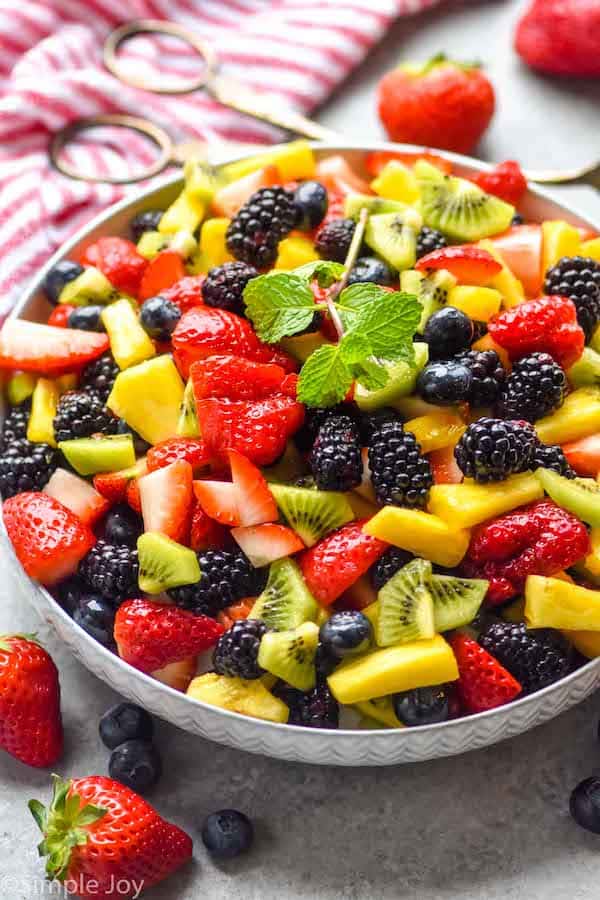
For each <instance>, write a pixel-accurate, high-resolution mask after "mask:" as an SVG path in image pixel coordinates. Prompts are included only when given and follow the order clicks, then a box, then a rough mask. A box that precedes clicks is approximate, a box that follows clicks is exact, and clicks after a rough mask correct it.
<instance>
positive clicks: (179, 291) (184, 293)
mask: <svg viewBox="0 0 600 900" xmlns="http://www.w3.org/2000/svg"><path fill="white" fill-rule="evenodd" d="M205 281H206V275H188V276H186V277H185V278H180V279H179V281H176V282H175V284H174V285H172V287H169V288H164V289H163V290H161V292H160V295H161V297H164V298H165V300H170V301H171V303H174V304H175V306H178V307H179V309H180V310H181V312H182V313H184V312H187V311H188V309H193V307H194V306H202V305H203V304H204V299H203V297H202V285H203V284H204V282H205Z"/></svg>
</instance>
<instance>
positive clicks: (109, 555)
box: [79, 540, 139, 603]
mask: <svg viewBox="0 0 600 900" xmlns="http://www.w3.org/2000/svg"><path fill="white" fill-rule="evenodd" d="M138 573H139V564H138V553H137V550H136V549H135V548H134V547H128V546H127V545H126V544H109V543H107V541H103V540H99V541H96V543H95V545H94V546H93V547H92V549H91V550H90V551H89V553H88V554H87V555H86V556H84V557H83V559H82V560H81V562H80V563H79V574H80V576H81V577H82V578H83V580H84V581H85V583H86V585H88V587H90V588H91V590H92V591H97V593H99V594H102V596H103V597H106V598H107V599H109V600H112V601H113V603H118V602H119V601H120V600H121V599H122V598H125V597H134V596H135V595H136V594H137V593H138V590H139V589H138Z"/></svg>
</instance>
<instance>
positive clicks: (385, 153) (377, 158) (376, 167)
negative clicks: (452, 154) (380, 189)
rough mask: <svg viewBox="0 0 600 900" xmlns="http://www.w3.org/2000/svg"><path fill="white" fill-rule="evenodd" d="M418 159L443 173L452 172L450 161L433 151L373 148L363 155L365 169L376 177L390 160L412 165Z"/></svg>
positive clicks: (448, 173)
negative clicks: (413, 151)
mask: <svg viewBox="0 0 600 900" xmlns="http://www.w3.org/2000/svg"><path fill="white" fill-rule="evenodd" d="M419 159H424V160H425V162H428V163H429V164H430V165H432V166H436V167H437V168H438V169H440V170H441V171H442V172H443V173H444V174H445V175H450V174H451V173H452V163H451V162H450V160H449V159H444V158H443V157H441V156H437V154H435V153H428V152H427V151H425V152H423V153H403V152H402V151H400V150H399V151H396V152H395V151H393V150H392V151H390V150H373V151H371V153H367V155H366V157H365V169H366V170H367V172H368V173H369V175H371V177H372V178H377V176H378V175H380V174H381V172H382V171H383V169H385V167H386V166H387V164H388V163H389V162H391V161H392V160H397V161H398V162H401V163H404V165H405V166H413V165H414V164H415V163H416V162H417V160H419Z"/></svg>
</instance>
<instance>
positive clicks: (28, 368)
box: [0, 319, 109, 376]
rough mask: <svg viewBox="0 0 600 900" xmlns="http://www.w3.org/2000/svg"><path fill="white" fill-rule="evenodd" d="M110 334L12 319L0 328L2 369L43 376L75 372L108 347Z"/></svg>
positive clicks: (0, 363)
mask: <svg viewBox="0 0 600 900" xmlns="http://www.w3.org/2000/svg"><path fill="white" fill-rule="evenodd" d="M108 346H109V343H108V335H106V334H98V333H97V332H94V331H81V330H80V329H78V328H68V329H67V328H57V327H56V326H53V325H40V324H39V323H38V322H26V321H25V319H8V320H7V321H6V322H5V323H4V326H3V328H2V331H0V369H21V370H22V371H23V372H40V373H41V374H43V375H48V376H51V375H60V374H62V373H64V372H75V371H76V370H77V369H80V368H81V367H82V366H84V365H85V364H86V363H88V362H91V361H92V360H93V359H97V358H98V357H99V356H102V354H103V353H105V352H106V351H107V350H108Z"/></svg>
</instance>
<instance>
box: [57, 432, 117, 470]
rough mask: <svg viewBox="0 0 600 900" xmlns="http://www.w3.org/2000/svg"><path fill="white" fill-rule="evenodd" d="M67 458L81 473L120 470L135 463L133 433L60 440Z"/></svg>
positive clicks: (59, 445)
mask: <svg viewBox="0 0 600 900" xmlns="http://www.w3.org/2000/svg"><path fill="white" fill-rule="evenodd" d="M58 449H59V450H62V452H63V453H64V455H65V459H66V460H67V462H68V463H69V465H70V466H72V467H73V468H74V469H75V471H76V472H78V473H79V474H80V475H95V474H96V473H97V472H118V471H119V469H129V468H130V467H131V466H133V465H135V451H134V448H133V437H132V435H131V434H110V435H102V437H90V438H74V439H73V440H70V441H59V444H58Z"/></svg>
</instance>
